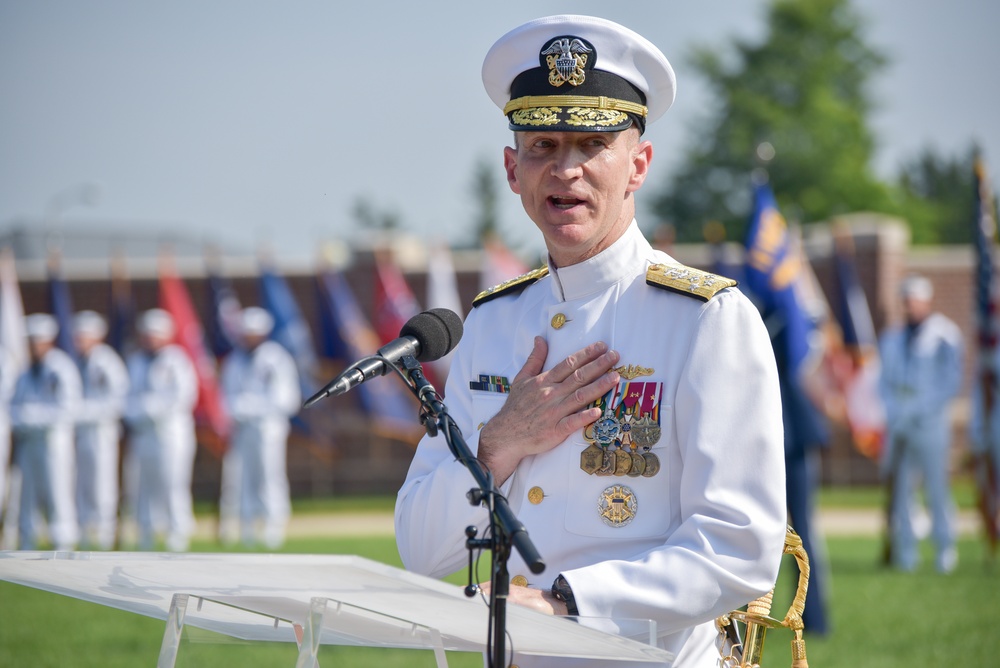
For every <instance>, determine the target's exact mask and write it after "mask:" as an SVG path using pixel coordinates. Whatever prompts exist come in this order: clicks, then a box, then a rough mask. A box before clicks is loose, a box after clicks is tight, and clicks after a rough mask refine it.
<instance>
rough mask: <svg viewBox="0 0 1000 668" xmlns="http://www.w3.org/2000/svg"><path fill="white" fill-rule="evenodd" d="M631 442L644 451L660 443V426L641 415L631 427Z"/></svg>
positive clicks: (647, 415)
mask: <svg viewBox="0 0 1000 668" xmlns="http://www.w3.org/2000/svg"><path fill="white" fill-rule="evenodd" d="M631 432H632V440H633V441H635V443H636V444H638V445H639V446H641V447H642V448H643V449H644V450H649V449H650V448H651V447H653V446H654V445H656V444H657V443H658V442H659V441H660V425H659V424H657V423H656V422H653V420H652V419H650V417H649V414H646V415H643V416H642V417H641V418H640V419H638V420H636V421H635V424H633V425H632V429H631Z"/></svg>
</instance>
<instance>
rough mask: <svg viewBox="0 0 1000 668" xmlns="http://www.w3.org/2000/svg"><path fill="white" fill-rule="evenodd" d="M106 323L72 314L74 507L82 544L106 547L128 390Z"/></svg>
mask: <svg viewBox="0 0 1000 668" xmlns="http://www.w3.org/2000/svg"><path fill="white" fill-rule="evenodd" d="M107 333H108V326H107V323H106V322H105V320H104V318H103V317H102V316H101V315H99V314H98V313H95V312H94V311H80V312H79V313H77V314H76V315H75V316H74V318H73V339H74V342H75V343H76V349H77V351H78V352H79V353H80V377H81V379H82V381H83V401H82V403H81V404H80V411H79V412H78V414H77V421H76V507H77V515H78V517H79V520H80V532H81V538H82V541H81V542H82V543H83V544H84V545H90V546H95V547H97V548H98V549H101V550H110V549H111V548H112V547H114V544H115V534H116V532H117V528H118V527H117V524H118V447H119V444H118V440H119V438H120V437H121V417H122V411H123V410H124V409H125V395H126V394H127V393H128V372H127V371H126V370H125V363H124V362H123V361H122V359H121V358H120V357H119V356H118V353H116V352H115V351H114V350H113V349H112V348H111V346H108V345H105V344H104V337H105V335H106V334H107Z"/></svg>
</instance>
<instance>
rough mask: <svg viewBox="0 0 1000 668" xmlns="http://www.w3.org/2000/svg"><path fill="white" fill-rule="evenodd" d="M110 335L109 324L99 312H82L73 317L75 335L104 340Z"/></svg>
mask: <svg viewBox="0 0 1000 668" xmlns="http://www.w3.org/2000/svg"><path fill="white" fill-rule="evenodd" d="M107 333H108V323H107V322H106V321H105V320H104V317H103V316H101V314H100V313H98V312H97V311H80V312H79V313H77V314H76V315H74V316H73V334H75V335H77V336H89V337H91V338H94V339H103V338H104V336H105V335H106V334H107Z"/></svg>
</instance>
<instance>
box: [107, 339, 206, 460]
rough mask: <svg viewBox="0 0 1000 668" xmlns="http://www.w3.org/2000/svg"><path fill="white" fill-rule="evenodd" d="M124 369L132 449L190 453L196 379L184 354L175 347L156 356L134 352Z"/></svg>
mask: <svg viewBox="0 0 1000 668" xmlns="http://www.w3.org/2000/svg"><path fill="white" fill-rule="evenodd" d="M127 367H128V372H129V383H130V387H129V394H128V398H127V401H126V403H125V416H124V417H125V421H126V422H127V423H128V425H129V429H130V438H131V440H132V442H133V443H134V444H135V446H136V447H137V448H139V449H142V448H145V447H149V448H157V447H160V446H166V447H176V448H180V449H183V450H188V449H191V450H193V448H194V415H193V411H194V406H195V403H196V402H197V400H198V377H197V375H196V373H195V369H194V365H193V364H192V363H191V360H190V359H189V358H188V356H187V353H185V352H184V350H183V349H182V348H181V347H180V346H176V345H169V346H166V347H165V348H163V349H162V350H160V351H159V352H158V353H156V354H155V355H150V354H148V353H146V352H141V351H140V352H135V353H132V354H131V355H129V358H128V363H127Z"/></svg>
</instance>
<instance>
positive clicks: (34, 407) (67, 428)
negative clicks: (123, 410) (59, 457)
mask: <svg viewBox="0 0 1000 668" xmlns="http://www.w3.org/2000/svg"><path fill="white" fill-rule="evenodd" d="M80 392H81V390H80V372H79V371H78V370H77V368H76V364H74V363H73V360H72V358H70V356H69V355H67V354H66V353H65V352H63V351H62V350H60V349H59V348H53V349H51V350H50V351H48V352H47V353H45V356H44V357H43V358H42V360H41V361H40V362H39V363H38V364H33V365H31V366H29V367H28V368H27V369H26V370H25V371H24V372H22V373H21V375H20V377H18V379H17V384H16V385H15V387H14V396H13V398H12V399H11V406H10V420H11V427H12V428H13V430H14V434H15V436H16V439H17V443H18V444H19V445H23V446H30V445H47V444H49V443H50V442H53V441H55V440H58V441H60V442H66V443H69V444H70V445H72V443H73V421H74V419H75V418H76V413H77V408H78V406H79V402H80Z"/></svg>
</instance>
